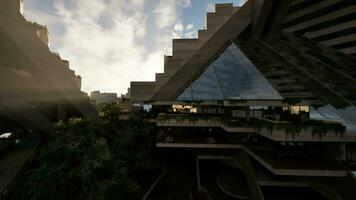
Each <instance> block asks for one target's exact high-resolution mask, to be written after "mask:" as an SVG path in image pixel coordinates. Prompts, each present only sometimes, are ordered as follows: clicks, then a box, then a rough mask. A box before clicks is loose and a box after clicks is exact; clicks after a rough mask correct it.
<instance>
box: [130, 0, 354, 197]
mask: <svg viewBox="0 0 356 200" xmlns="http://www.w3.org/2000/svg"><path fill="white" fill-rule="evenodd" d="M355 6H356V2H355V1H351V0H339V1H334V0H333V1H331V0H318V1H308V0H304V1H303V0H295V1H291V0H283V1H282V0H271V1H266V0H265V1H263V0H255V1H252V0H249V1H247V2H246V3H245V4H244V5H243V6H242V7H234V6H233V5H232V4H217V5H216V9H215V12H214V13H208V14H207V18H206V29H204V30H199V31H198V38H193V39H173V54H172V56H165V57H164V63H165V64H164V73H157V74H156V80H155V81H154V82H132V83H131V87H130V97H131V101H132V105H133V109H134V110H135V109H139V108H140V107H143V106H145V105H150V106H152V109H151V113H152V115H151V116H153V117H152V118H151V119H150V121H151V122H152V123H156V126H157V130H158V131H157V147H158V148H161V149H162V151H165V152H166V159H167V160H168V161H167V162H168V163H170V162H173V161H170V160H171V159H170V156H169V154H168V153H167V152H175V153H173V154H179V153H177V152H181V151H182V152H183V151H184V152H186V151H188V152H190V154H189V153H188V155H190V156H192V159H190V160H189V159H186V158H182V157H184V156H181V157H180V159H181V160H182V162H185V161H186V162H188V163H189V162H192V164H191V166H194V169H196V171H194V172H192V173H191V174H193V175H192V176H193V177H195V178H194V181H193V182H189V181H188V182H189V184H188V185H194V186H193V187H191V188H193V189H192V190H194V188H195V190H196V191H197V194H201V193H204V194H206V195H209V190H208V192H207V191H206V188H210V186H209V185H210V184H211V180H210V179H209V176H210V175H209V173H210V172H209V170H208V169H209V167H206V165H208V166H209V165H212V166H213V165H215V164H212V163H211V160H214V161H216V162H219V163H220V165H218V166H219V167H217V170H218V168H219V169H220V167H221V166H222V165H224V166H230V167H233V168H235V169H236V170H237V171H240V172H242V174H243V176H242V179H244V178H245V181H246V183H245V184H242V185H245V186H246V185H247V186H248V187H247V189H246V190H245V191H242V192H241V193H240V196H238V194H235V193H234V190H232V191H228V190H229V188H230V189H231V188H232V185H236V184H237V185H238V184H239V182H238V181H236V180H237V179H239V178H238V173H237V172H236V171H235V172H230V173H227V174H226V173H223V172H224V170H221V171H222V173H221V174H218V175H217V176H216V177H214V178H212V179H213V180H214V181H215V179H216V180H217V181H218V184H217V186H216V187H218V188H219V189H220V190H219V191H220V192H221V191H224V193H225V194H229V195H228V196H230V197H232V196H234V195H235V197H236V195H237V197H236V198H240V199H247V198H251V199H273V198H270V197H269V195H270V193H273V192H272V191H274V189H275V188H274V187H277V188H279V189H281V188H284V189H285V188H287V191H295V190H294V189H296V190H298V189H300V188H309V189H311V190H312V191H314V192H316V193H318V194H319V195H321V197H320V199H325V198H326V199H353V195H352V188H356V182H355V170H356V168H355V167H356V145H355V144H356V143H355V142H356V107H355V104H356V90H355V88H356V73H355V66H356V59H355V52H354V51H353V48H355V47H354V46H355V41H356V38H355V32H354V30H353V29H354V26H355V25H354V24H355V23H354V21H355V19H356V17H355V13H356V7H355ZM173 154H172V155H173ZM182 155H183V154H182ZM175 157H179V156H175ZM188 157H189V156H188ZM177 159H178V158H177ZM178 160H179V159H178ZM188 160H189V161H188ZM206 160H208V161H206ZM200 163H203V164H200ZM204 163H205V164H204ZM182 165H183V164H182ZM203 165H205V166H203ZM168 166H169V165H168ZM173 166H174V165H173ZM172 169H174V167H172ZM177 170H179V168H176V169H175V170H173V172H172V173H174V171H177ZM169 171H170V170H169V169H167V180H168V179H169V177H170V174H169ZM213 171H214V170H213ZM183 172H184V167H183V166H182V173H183ZM211 173H213V172H211ZM188 174H189V173H188ZM204 174H205V175H204ZM229 176H232V177H234V176H236V180H235V181H233V180H231V178H230V179H229V178H228V177H229ZM240 178H241V177H240ZM209 180H210V181H209ZM182 181H183V182H184V180H182ZM219 181H220V182H219ZM188 182H186V183H188ZM167 184H168V183H167ZM224 184H226V185H225V186H221V185H224ZM162 187H163V188H165V187H164V184H163V185H162ZM213 188H214V187H213V186H211V188H210V191H214V189H213ZM238 188H240V189H241V188H243V186H241V187H238ZM266 188H270V189H266ZM273 188H274V189H273ZM297 188H298V189H297ZM235 189H236V190H238V189H237V188H235ZM177 190H178V188H177ZM246 191H247V192H246ZM277 191H280V190H277ZM183 193H184V192H183ZM213 193H214V192H213ZM241 194H245V195H242V196H241ZM214 195H215V193H214ZM246 195H247V196H246ZM156 197H157V196H156ZM166 197H168V196H166ZM288 198H290V199H292V198H291V196H289V197H288ZM309 198H310V197H309ZM213 199H214V198H213ZM276 199H277V198H276ZM282 199H283V198H282ZM284 199H286V198H284ZM295 199H298V198H295ZM301 199H303V198H302V197H301ZM311 199H314V198H311ZM315 199H319V198H315Z"/></svg>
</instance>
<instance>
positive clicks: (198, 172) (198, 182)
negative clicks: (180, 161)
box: [195, 157, 201, 192]
mask: <svg viewBox="0 0 356 200" xmlns="http://www.w3.org/2000/svg"><path fill="white" fill-rule="evenodd" d="M195 166H196V169H197V184H198V191H199V192H201V185H200V170H199V159H198V157H196V158H195Z"/></svg>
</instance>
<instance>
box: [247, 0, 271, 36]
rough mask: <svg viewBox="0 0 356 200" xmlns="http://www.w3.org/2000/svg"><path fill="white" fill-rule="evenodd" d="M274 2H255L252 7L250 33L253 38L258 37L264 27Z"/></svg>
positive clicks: (261, 0) (263, 0) (264, 0)
mask: <svg viewBox="0 0 356 200" xmlns="http://www.w3.org/2000/svg"><path fill="white" fill-rule="evenodd" d="M273 3H274V0H269V1H268V0H267V1H266V0H255V1H254V5H253V10H254V11H253V24H252V32H253V35H255V36H257V37H258V36H260V34H261V33H262V31H263V29H264V27H265V26H266V23H267V20H268V17H269V15H270V14H271V10H272V7H273Z"/></svg>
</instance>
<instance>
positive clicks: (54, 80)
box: [0, 0, 97, 133]
mask: <svg viewBox="0 0 356 200" xmlns="http://www.w3.org/2000/svg"><path fill="white" fill-rule="evenodd" d="M0 4H1V6H0V58H1V59H0V91H1V92H0V116H1V120H0V121H1V123H3V122H4V121H9V120H10V121H13V122H16V123H17V124H20V125H22V126H25V127H28V128H31V129H33V130H37V131H38V132H47V133H50V132H51V129H52V127H53V122H56V121H58V120H67V119H68V118H69V117H72V116H85V117H88V118H91V119H94V120H95V119H96V117H97V112H96V111H95V109H94V108H93V106H92V105H91V104H90V101H89V98H88V97H86V96H85V95H84V93H83V92H81V91H80V87H78V86H79V77H77V76H76V75H75V74H74V72H73V71H71V70H70V69H69V67H68V65H67V64H66V63H65V62H63V61H62V60H61V59H58V56H56V55H55V54H54V53H52V52H51V51H50V50H49V48H48V45H49V34H48V30H47V28H46V27H45V26H42V25H38V24H36V23H31V22H28V21H26V19H25V18H24V17H23V0H4V1H1V3H0ZM6 124H8V123H5V127H6ZM2 125H3V124H2ZM2 127H3V126H2Z"/></svg>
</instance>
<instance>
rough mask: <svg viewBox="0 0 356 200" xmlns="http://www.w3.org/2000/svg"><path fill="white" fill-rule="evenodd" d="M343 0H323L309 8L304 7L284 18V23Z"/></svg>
mask: <svg viewBox="0 0 356 200" xmlns="http://www.w3.org/2000/svg"><path fill="white" fill-rule="evenodd" d="M341 1H343V0H326V1H322V2H320V3H317V4H314V5H312V6H309V7H307V8H304V9H302V10H300V11H298V12H295V13H292V14H290V15H288V16H287V17H286V18H285V19H284V21H283V22H284V23H286V22H289V21H292V20H294V19H297V18H299V17H302V16H305V15H308V14H310V13H313V12H317V11H318V10H320V9H323V8H326V7H329V6H332V5H334V4H336V3H339V2H341Z"/></svg>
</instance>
